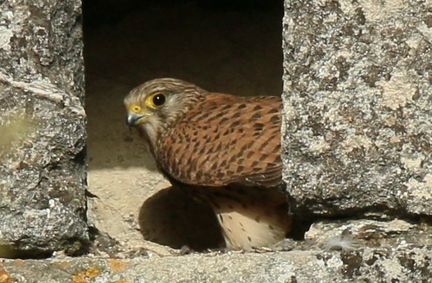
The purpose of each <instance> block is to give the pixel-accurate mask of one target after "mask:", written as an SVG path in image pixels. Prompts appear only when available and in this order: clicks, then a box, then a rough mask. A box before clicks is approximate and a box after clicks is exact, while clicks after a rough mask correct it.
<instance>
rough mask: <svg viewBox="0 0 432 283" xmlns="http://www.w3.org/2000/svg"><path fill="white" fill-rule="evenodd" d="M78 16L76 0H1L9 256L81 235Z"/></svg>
mask: <svg viewBox="0 0 432 283" xmlns="http://www.w3.org/2000/svg"><path fill="white" fill-rule="evenodd" d="M80 15H81V1H78V0H67V1H53V0H36V1H24V0H22V1H12V0H10V1H9V0H6V1H0V127H1V130H0V131H1V132H2V136H1V137H0V219H1V221H0V247H3V248H2V249H0V250H5V249H7V250H12V251H14V254H15V255H19V254H20V253H22V252H23V251H31V252H32V254H28V255H27V256H37V254H40V253H50V252H52V251H54V250H66V251H68V252H71V253H74V252H76V251H77V250H80V249H81V244H80V243H81V242H83V241H86V240H87V239H88V232H87V224H86V222H85V210H86V202H85V188H86V185H85V169H86V168H85V161H84V158H85V139H86V130H85V121H86V115H85V112H84V108H83V98H84V91H83V87H84V73H83V71H84V70H83V67H84V65H83V60H82V47H83V45H82V33H81V24H80ZM1 255H2V254H1V251H0V256H1ZM0 281H1V279H0Z"/></svg>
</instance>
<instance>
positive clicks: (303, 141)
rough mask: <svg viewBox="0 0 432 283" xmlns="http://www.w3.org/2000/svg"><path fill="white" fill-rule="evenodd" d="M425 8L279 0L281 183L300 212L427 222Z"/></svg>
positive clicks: (430, 30)
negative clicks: (372, 214)
mask: <svg viewBox="0 0 432 283" xmlns="http://www.w3.org/2000/svg"><path fill="white" fill-rule="evenodd" d="M431 11H432V2H431V1H416V0H411V1H390V0H386V1H363V0H361V1H349V0H336V1H325V0H323V1H313V2H311V1H306V0H303V1H297V0H295V1H294V0H293V1H289V0H287V1H285V17H284V19H283V49H284V95H283V96H284V102H285V104H284V112H285V113H284V114H285V117H284V125H283V133H284V135H283V140H284V142H283V161H284V172H283V175H284V180H285V182H286V183H287V190H288V193H289V195H290V196H291V197H292V198H293V203H294V208H293V209H294V210H295V211H297V212H298V213H304V214H315V215H321V216H337V215H358V214H360V213H362V212H377V213H379V214H383V213H389V214H393V215H399V216H401V217H406V216H412V215H415V214H420V215H428V216H431V215H432V206H431V205H430V203H431V201H432V145H431V143H432V99H431V97H432V96H431V95H432V64H431V62H432V52H431V50H432V22H431V19H432V18H431Z"/></svg>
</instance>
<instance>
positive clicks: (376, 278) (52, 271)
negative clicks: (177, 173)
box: [0, 246, 432, 283]
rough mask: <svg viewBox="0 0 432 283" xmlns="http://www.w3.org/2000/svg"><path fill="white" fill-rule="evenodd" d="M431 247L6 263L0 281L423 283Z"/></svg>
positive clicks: (427, 274)
mask: <svg viewBox="0 0 432 283" xmlns="http://www.w3.org/2000/svg"><path fill="white" fill-rule="evenodd" d="M431 252H432V247H430V246H429V247H422V248H420V247H416V246H405V247H399V246H396V247H393V248H374V249H371V248H364V249H361V250H356V251H350V252H338V251H331V252H323V251H319V250H310V251H290V252H279V253H274V252H268V253H261V254H259V253H246V254H243V253H239V252H229V253H225V254H220V253H209V254H192V255H186V256H170V257H151V258H148V257H136V258H129V259H114V258H88V257H84V258H58V259H49V260H38V261H36V260H26V261H13V260H4V261H3V262H0V281H1V280H2V279H3V281H1V282H12V280H15V281H14V282H46V283H50V282H248V283H249V282H348V281H349V282H353V281H354V282H427V280H430V278H431V276H432V267H431V264H430V260H431V258H430V254H431ZM8 280H9V281H8Z"/></svg>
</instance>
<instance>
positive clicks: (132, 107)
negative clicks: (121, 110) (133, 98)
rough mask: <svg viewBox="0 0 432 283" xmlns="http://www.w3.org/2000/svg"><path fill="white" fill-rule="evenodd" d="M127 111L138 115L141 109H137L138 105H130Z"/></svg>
mask: <svg viewBox="0 0 432 283" xmlns="http://www.w3.org/2000/svg"><path fill="white" fill-rule="evenodd" d="M129 111H131V112H134V113H139V112H140V111H141V107H139V106H138V105H131V106H129Z"/></svg>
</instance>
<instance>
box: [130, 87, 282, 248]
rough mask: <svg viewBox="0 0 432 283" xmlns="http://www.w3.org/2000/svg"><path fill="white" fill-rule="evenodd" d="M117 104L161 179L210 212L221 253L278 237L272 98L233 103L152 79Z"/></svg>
mask: <svg viewBox="0 0 432 283" xmlns="http://www.w3.org/2000/svg"><path fill="white" fill-rule="evenodd" d="M161 102H162V103H161ZM125 105H126V108H127V111H128V123H129V124H130V125H131V126H135V127H137V128H138V130H139V132H140V133H141V134H142V136H143V137H144V139H145V140H146V141H147V143H148V144H149V147H150V151H151V153H152V155H153V157H154V158H155V160H156V163H157V165H158V167H159V169H160V170H161V172H162V173H163V174H164V175H165V176H166V177H167V178H168V179H169V180H170V181H171V182H172V183H173V184H174V185H175V186H176V187H180V188H182V189H184V190H187V191H188V192H190V193H191V194H192V195H193V196H194V197H196V198H199V199H202V200H205V201H206V202H208V203H209V204H210V205H211V206H212V208H213V209H214V211H215V213H216V215H217V217H218V220H219V223H220V225H221V227H222V230H223V233H224V237H225V240H226V244H227V246H228V247H230V248H234V249H239V248H241V249H251V248H253V247H262V246H268V245H271V244H274V243H276V242H278V241H280V240H282V239H283V238H284V237H285V235H286V233H287V232H288V231H289V229H290V218H289V217H288V213H287V204H286V199H285V195H284V194H283V192H282V189H281V185H282V177H281V169H282V168H281V167H282V164H281V159H280V125H281V120H280V119H281V118H280V110H281V107H282V103H281V99H280V98H279V97H253V98H246V97H238V96H233V95H228V94H221V93H212V92H208V91H206V90H203V89H202V88H199V87H197V86H195V85H193V84H190V83H187V82H184V81H181V80H176V79H156V80H152V81H149V82H146V83H144V84H142V85H140V86H138V87H137V88H135V89H134V90H132V91H131V92H130V94H129V95H128V96H127V97H126V98H125Z"/></svg>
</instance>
